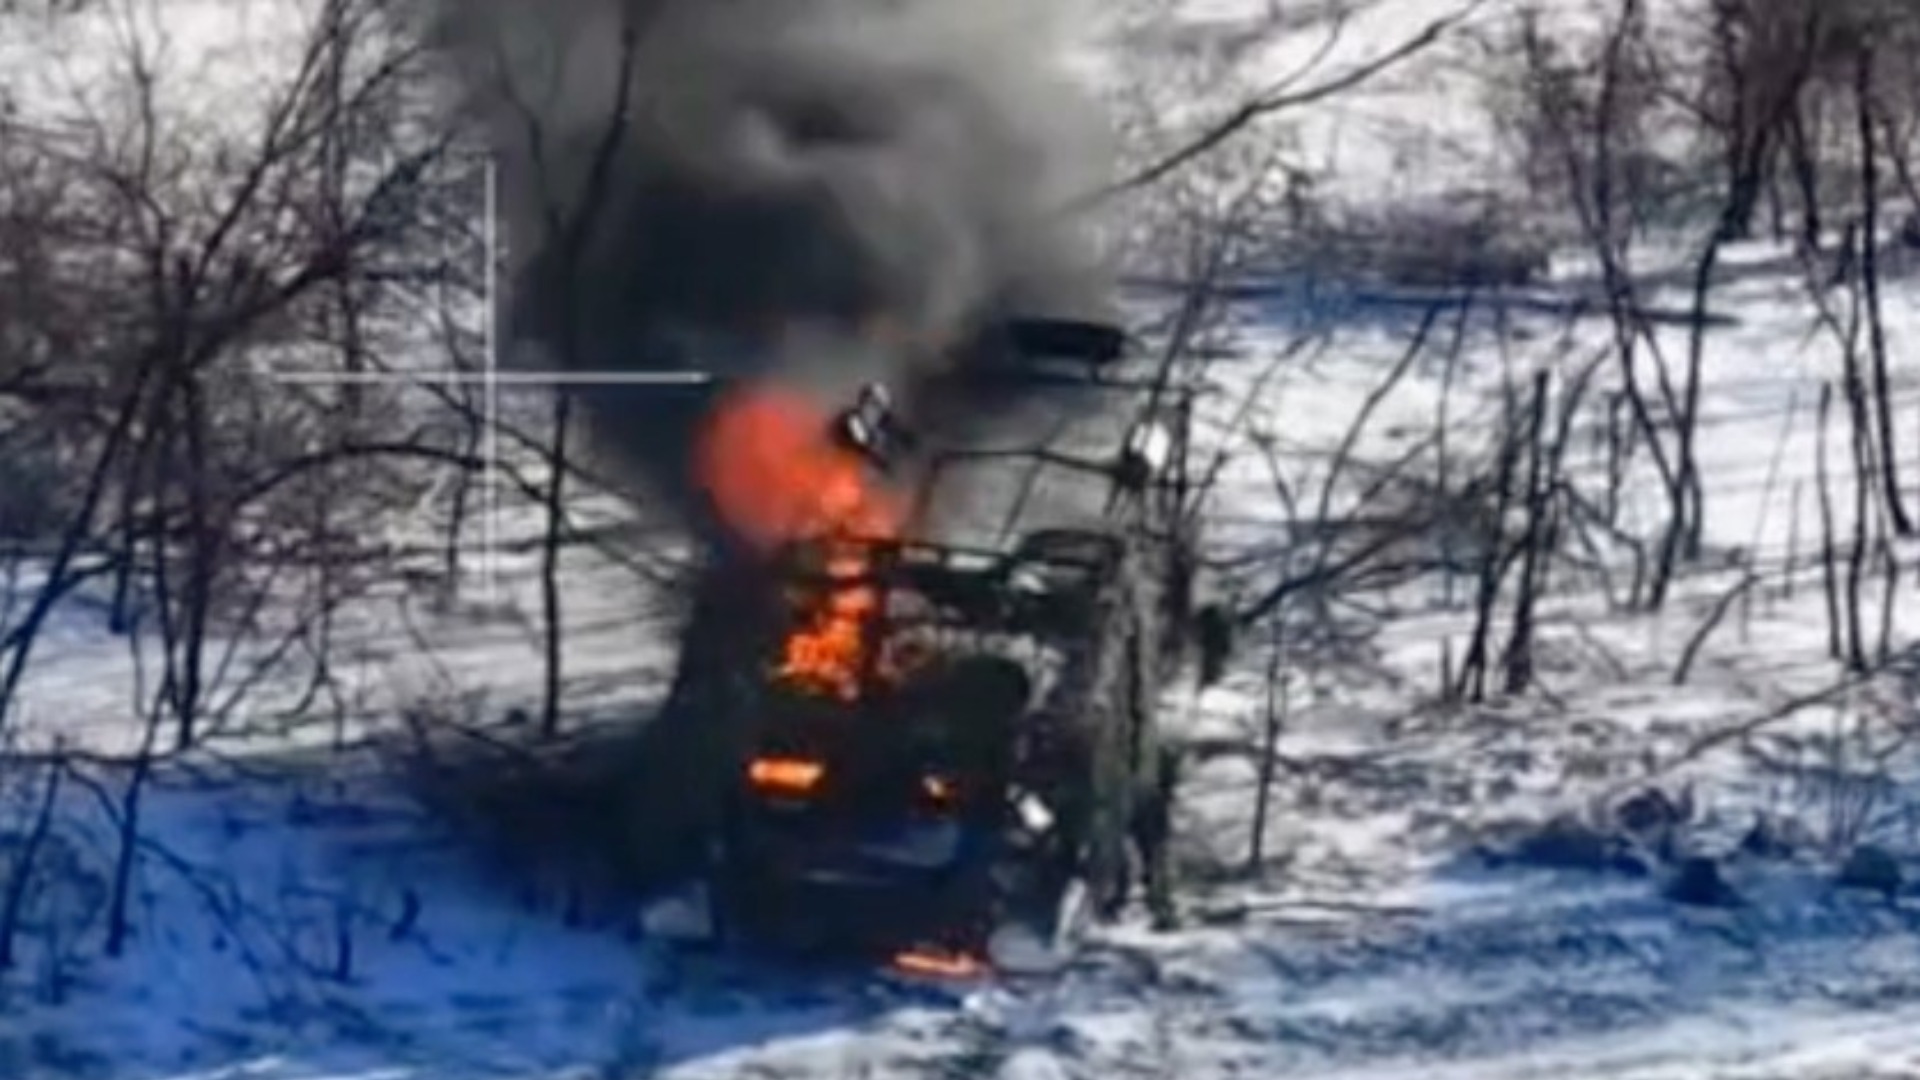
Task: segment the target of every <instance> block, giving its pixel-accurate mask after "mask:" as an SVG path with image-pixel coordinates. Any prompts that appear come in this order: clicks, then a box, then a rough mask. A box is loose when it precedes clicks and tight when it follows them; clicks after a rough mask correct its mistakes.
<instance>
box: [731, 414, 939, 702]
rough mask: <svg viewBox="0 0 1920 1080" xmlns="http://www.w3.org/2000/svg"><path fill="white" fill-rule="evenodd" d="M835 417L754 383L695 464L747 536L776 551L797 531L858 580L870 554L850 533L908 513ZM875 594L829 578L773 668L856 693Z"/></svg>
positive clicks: (829, 568) (881, 526)
mask: <svg viewBox="0 0 1920 1080" xmlns="http://www.w3.org/2000/svg"><path fill="white" fill-rule="evenodd" d="M831 423H832V421H831V420H830V419H829V417H828V416H827V415H826V413H825V412H824V411H823V410H821V409H819V408H817V407H816V406H815V405H814V403H813V402H811V401H809V400H808V399H807V398H806V397H804V396H802V395H800V394H797V393H794V392H791V391H787V390H782V389H778V388H775V387H770V386H764V385H762V386H755V387H748V388H746V389H743V390H739V391H736V392H734V393H733V394H731V395H730V396H729V397H728V398H726V399H725V400H723V401H721V402H720V404H719V406H718V407H717V408H716V409H715V411H714V414H713V416H712V418H711V419H710V421H709V422H708V424H707V428H706V430H705V432H704V433H703V435H702V438H701V440H700V444H699V446H698V447H697V448H696V453H695V467H696V469H697V470H698V475H699V479H700V481H701V484H702V485H703V486H704V487H705V488H706V491H707V494H708V496H709V497H710V498H711V499H712V501H713V506H714V509H715V511H716V512H717V513H718V514H719V515H720V517H721V518H722V520H724V521H725V522H726V524H727V525H728V527H729V528H731V529H733V530H734V531H735V532H736V533H737V534H739V535H740V536H741V537H742V538H743V539H745V540H746V541H747V542H749V543H751V544H753V545H754V546H756V547H759V548H761V549H763V550H771V549H773V548H776V547H778V546H780V545H781V544H784V543H788V542H790V541H794V540H803V539H807V540H820V541H823V542H825V544H826V545H827V559H826V565H825V570H826V574H827V577H828V578H829V579H830V580H841V581H846V580H850V579H855V580H857V579H858V578H860V577H861V576H862V575H864V574H865V573H866V571H867V556H866V552H865V549H864V548H863V547H861V546H860V544H859V543H857V542H853V541H859V540H875V539H888V538H891V537H895V536H898V535H899V534H900V532H901V528H902V524H903V520H904V514H903V512H902V509H901V507H900V505H899V504H898V502H897V501H896V500H895V499H894V497H893V496H892V494H891V493H890V492H888V491H886V490H884V489H882V488H881V487H879V486H878V485H877V484H876V483H874V481H873V479H872V477H871V475H870V473H869V471H868V467H867V465H866V463H865V462H864V461H863V460H862V459H861V458H860V456H859V455H858V454H856V453H855V452H854V451H852V450H849V449H847V448H846V447H843V446H841V445H840V444H839V443H837V442H835V441H834V440H833V436H832V431H831ZM879 602H880V600H879V594H878V592H877V591H876V590H875V589H874V588H872V587H871V586H869V585H862V584H858V583H854V584H847V585H830V586H829V587H828V590H827V595H826V596H825V597H824V598H822V599H821V600H819V601H818V602H817V603H815V604H814V606H813V607H812V609H811V610H810V611H808V612H805V613H804V614H803V615H802V618H801V625H800V626H799V627H798V628H797V629H796V630H795V631H794V632H792V633H791V634H789V635H788V637H787V639H786V641H785V642H784V645H783V655H782V657H781V661H780V663H779V665H778V667H777V669H776V675H777V676H778V677H780V678H783V679H785V680H787V681H789V682H791V683H793V684H795V685H799V686H802V687H805V688H807V689H810V690H813V691H815V692H819V693H824V694H828V695H831V696H835V697H839V698H841V699H843V700H853V699H855V698H857V697H858V696H859V693H860V689H859V688H860V675H861V669H862V667H863V666H864V661H865V660H866V658H867V653H868V651H869V650H868V643H867V642H866V640H865V637H866V628H867V621H868V618H869V616H871V615H872V614H873V613H874V611H875V609H876V608H877V607H878V605H879Z"/></svg>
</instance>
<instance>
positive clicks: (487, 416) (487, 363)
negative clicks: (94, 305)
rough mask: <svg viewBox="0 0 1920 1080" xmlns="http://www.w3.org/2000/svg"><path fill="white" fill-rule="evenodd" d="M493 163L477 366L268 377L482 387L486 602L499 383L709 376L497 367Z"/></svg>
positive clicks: (493, 588)
mask: <svg viewBox="0 0 1920 1080" xmlns="http://www.w3.org/2000/svg"><path fill="white" fill-rule="evenodd" d="M496 172H497V169H496V164H495V162H494V161H493V160H492V159H488V161H487V164H486V168H485V170H484V174H485V183H486V195H485V201H486V211H485V216H484V219H483V221H482V223H481V235H482V244H483V247H484V248H485V251H486V263H487V265H486V270H485V275H484V277H483V284H482V299H481V304H482V307H483V308H484V311H485V315H486V317H485V318H484V319H483V320H482V331H481V332H482V342H483V356H484V360H483V361H482V363H481V368H480V370H479V371H460V370H457V369H455V370H449V371H282V372H275V373H274V374H273V375H272V376H271V377H272V378H273V380H274V381H276V382H283V383H293V384H301V385H307V386H346V385H407V386H419V385H432V384H441V385H452V386H463V385H474V384H478V385H479V386H480V387H481V388H482V394H481V425H482V435H481V438H482V439H483V441H484V446H483V449H482V451H481V470H482V472H481V491H482V494H483V498H484V500H485V502H484V511H483V512H482V514H481V515H480V535H481V540H480V580H481V586H482V589H483V591H484V592H485V594H486V598H487V602H488V603H489V604H491V603H494V602H495V601H497V600H498V599H499V588H500V583H499V561H500V388H501V387H503V386H536V387H545V388H548V389H552V388H555V387H565V386H694V385H700V384H704V383H707V382H710V381H712V376H711V375H708V374H707V373H706V372H703V371H614V370H608V371H502V370H501V369H500V346H499V341H498V337H499V335H498V333H497V332H496V326H497V324H498V320H499V307H498V302H497V298H498V274H499V266H500V257H499V256H500V250H499V249H500V235H499V220H500V215H499V209H498V205H497V203H498V198H499V196H498V188H497V183H498V181H497V178H496Z"/></svg>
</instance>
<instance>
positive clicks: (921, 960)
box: [893, 949, 987, 979]
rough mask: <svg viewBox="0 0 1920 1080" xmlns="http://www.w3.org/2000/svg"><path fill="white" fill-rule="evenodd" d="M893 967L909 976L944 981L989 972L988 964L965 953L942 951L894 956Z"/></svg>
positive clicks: (904, 953)
mask: <svg viewBox="0 0 1920 1080" xmlns="http://www.w3.org/2000/svg"><path fill="white" fill-rule="evenodd" d="M893 966H894V968H895V969H897V970H899V971H902V972H905V973H906V974H909V975H928V976H933V977H935V978H942V979H971V978H975V977H977V976H980V975H984V974H985V973H986V970H987V965H986V964H984V963H982V962H981V961H979V960H976V959H975V958H973V957H971V956H968V955H967V954H965V953H959V952H948V951H946V950H941V949H908V950H907V951H905V952H902V953H898V954H896V955H895V956H894V958H893Z"/></svg>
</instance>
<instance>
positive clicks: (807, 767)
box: [747, 758, 826, 795]
mask: <svg viewBox="0 0 1920 1080" xmlns="http://www.w3.org/2000/svg"><path fill="white" fill-rule="evenodd" d="M825 773H826V768H825V766H823V765H821V764H820V763H819V762H817V761H807V760H804V759H802V758H755V759H753V761H752V762H750V763H749V764H748V765H747V778H748V779H749V780H751V781H753V786H754V787H757V788H760V789H761V790H763V791H774V792H784V793H786V794H789V795H805V794H807V793H808V792H810V791H812V790H813V789H814V787H815V786H816V785H818V784H819V783H820V777H821V776H823V775H825Z"/></svg>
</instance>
